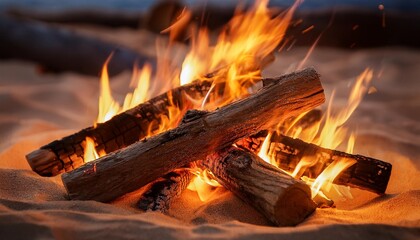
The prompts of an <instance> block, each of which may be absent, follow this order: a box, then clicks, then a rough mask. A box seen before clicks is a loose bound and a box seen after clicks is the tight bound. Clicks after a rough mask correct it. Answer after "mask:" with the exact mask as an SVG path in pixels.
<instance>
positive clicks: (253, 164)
mask: <svg viewBox="0 0 420 240" xmlns="http://www.w3.org/2000/svg"><path fill="white" fill-rule="evenodd" d="M203 164H204V166H206V167H207V168H208V169H209V170H210V171H211V172H212V173H213V174H214V176H215V177H216V179H217V181H218V182H219V183H220V184H222V185H223V186H224V187H225V188H227V189H228V190H230V191H231V192H233V193H234V194H235V195H236V196H238V197H239V198H240V199H242V200H243V201H244V202H247V203H248V204H250V205H251V206H253V207H255V208H256V209H257V210H259V212H260V213H262V214H263V215H264V216H265V217H267V218H268V219H269V220H270V221H271V222H272V223H274V224H276V225H279V226H293V225H296V224H298V223H300V222H302V221H303V220H304V219H305V218H306V217H307V216H308V215H309V214H311V213H312V212H313V211H314V210H315V208H316V204H315V202H314V201H312V199H311V189H310V188H309V186H308V185H306V184H305V183H304V182H302V181H299V180H296V179H294V178H293V177H292V176H290V175H288V174H287V173H285V172H283V171H282V170H280V169H278V168H276V167H274V166H273V165H271V164H269V163H266V162H264V160H262V159H261V158H260V157H258V156H257V155H256V154H253V153H250V152H248V151H244V150H241V149H239V148H236V147H229V148H227V149H224V150H222V151H218V152H215V153H213V154H211V155H209V156H207V158H206V160H205V161H203Z"/></svg>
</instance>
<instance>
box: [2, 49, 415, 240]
mask: <svg viewBox="0 0 420 240" xmlns="http://www.w3.org/2000/svg"><path fill="white" fill-rule="evenodd" d="M306 51H307V49H304V48H301V49H299V48H296V49H292V50H290V51H289V52H282V53H280V54H279V56H278V58H277V60H276V62H275V63H274V64H273V65H271V66H270V67H269V68H268V69H267V70H266V71H265V73H264V74H265V75H266V76H273V75H278V74H281V73H284V72H287V71H291V70H293V69H294V68H295V67H296V66H297V65H298V64H299V62H300V61H301V59H303V57H304V55H305V54H306ZM419 53H420V52H419V51H418V50H414V49H404V48H379V49H373V50H353V51H345V50H336V49H328V48H318V49H316V50H315V51H314V53H313V54H312V55H311V57H310V58H309V59H308V61H307V62H306V63H305V66H314V67H315V68H316V69H317V70H318V71H319V72H320V73H321V75H322V83H323V85H324V87H325V89H326V92H327V95H328V96H329V95H330V94H331V91H332V90H333V89H334V88H335V89H337V94H336V96H337V99H336V101H335V102H336V105H337V106H340V104H341V103H343V102H344V101H345V99H346V97H347V93H348V92H349V83H351V82H352V81H354V79H355V78H356V76H357V75H358V74H359V73H361V72H362V71H363V70H364V69H365V68H366V67H371V68H372V69H373V70H374V72H375V77H374V80H373V83H372V85H373V86H374V87H375V88H376V89H377V92H376V93H374V94H370V95H368V96H366V98H365V99H364V100H363V102H362V104H361V106H360V107H359V108H358V110H357V111H356V112H355V114H354V116H353V117H352V118H351V119H350V120H349V126H351V127H352V128H353V129H357V141H356V146H355V152H356V153H360V154H365V155H368V156H371V157H375V158H379V159H382V160H384V161H388V162H391V163H392V164H393V172H392V176H391V180H390V183H389V187H388V189H387V194H386V195H385V196H377V195H376V194H372V193H369V192H366V191H361V190H357V189H352V194H353V199H347V200H342V199H341V200H340V199H338V200H336V203H337V207H336V208H329V209H317V210H316V212H315V213H314V214H312V215H311V216H310V217H308V218H307V219H306V220H305V221H304V222H303V223H301V224H299V225H298V226H296V227H284V228H279V227H273V226H270V225H269V223H268V222H267V220H266V219H264V218H263V217H262V216H261V215H260V214H259V213H258V212H257V211H255V210H254V209H253V208H252V207H250V206H248V205H246V204H245V203H243V202H242V201H241V200H239V199H238V198H236V197H235V196H234V195H232V194H231V193H230V192H228V191H226V190H224V189H222V188H220V189H217V190H216V192H215V194H214V195H213V197H212V198H211V199H210V200H209V201H207V202H205V203H203V202H201V201H200V200H199V199H198V197H197V195H196V193H195V192H192V191H190V190H187V191H185V193H184V194H183V195H182V196H181V198H180V199H179V200H177V201H176V202H174V203H173V205H172V206H171V209H170V211H169V213H168V214H167V215H163V214H160V213H149V212H148V213H143V212H141V211H140V210H138V209H136V207H135V204H136V201H137V200H138V197H139V194H140V193H141V190H139V191H136V192H133V193H130V194H128V195H127V196H124V197H122V198H120V199H118V200H116V201H114V202H112V203H108V204H105V203H99V202H95V201H69V200H67V199H66V192H65V189H64V187H63V184H62V182H61V179H60V176H57V177H53V178H44V177H40V176H38V175H37V174H36V173H34V172H32V171H31V169H30V167H29V165H28V164H27V162H26V160H25V157H24V156H25V154H27V153H29V152H30V151H32V150H34V149H37V148H38V147H40V146H42V145H44V144H46V143H48V142H50V141H52V140H55V139H57V138H61V137H63V136H65V135H67V134H70V133H72V132H74V131H77V130H79V129H81V128H83V127H86V126H90V125H91V124H92V122H93V120H94V119H95V115H96V111H97V105H96V104H97V97H98V79H97V78H94V77H86V76H81V75H77V74H72V73H63V74H58V75H53V74H44V75H40V74H39V73H38V71H37V66H36V65H34V64H31V63H23V62H19V61H9V62H0V136H1V141H0V239H52V238H55V239H186V238H200V239H257V238H261V239H341V240H344V239H419V238H420V181H419V176H420V175H419V172H420V112H419V111H418V110H419V109H420V94H419V93H420V81H419V77H418V73H419V69H420V54H419ZM129 81H130V73H128V72H127V73H122V74H120V75H118V76H116V77H114V78H112V84H111V85H112V87H113V89H114V92H115V95H116V96H117V98H121V97H122V95H123V94H124V91H125V90H126V88H125V86H128V83H129Z"/></svg>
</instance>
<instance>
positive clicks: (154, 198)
mask: <svg viewBox="0 0 420 240" xmlns="http://www.w3.org/2000/svg"><path fill="white" fill-rule="evenodd" d="M192 177H193V174H192V173H191V171H190V170H189V169H186V168H181V169H176V170H174V171H172V172H170V173H168V174H166V175H164V176H162V177H160V178H159V179H157V180H156V181H154V182H152V183H151V184H150V185H149V186H148V187H147V189H146V191H145V192H144V193H143V194H142V195H141V197H140V199H139V201H138V203H137V206H138V207H139V208H140V209H142V210H144V211H154V212H162V213H166V212H167V211H168V210H169V207H170V205H171V203H172V202H173V201H174V200H175V199H176V198H178V197H179V196H180V195H181V193H182V192H183V191H184V190H185V189H186V188H187V187H188V185H189V184H190V182H191V179H192Z"/></svg>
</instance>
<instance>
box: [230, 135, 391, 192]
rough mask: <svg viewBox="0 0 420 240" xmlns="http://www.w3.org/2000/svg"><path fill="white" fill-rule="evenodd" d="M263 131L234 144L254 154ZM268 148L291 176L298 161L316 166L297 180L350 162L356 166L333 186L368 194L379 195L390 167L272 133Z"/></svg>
mask: <svg viewBox="0 0 420 240" xmlns="http://www.w3.org/2000/svg"><path fill="white" fill-rule="evenodd" d="M266 135H267V131H262V132H260V133H258V134H256V135H254V136H252V137H250V138H247V139H243V140H241V141H240V142H238V143H237V144H238V145H239V146H241V147H243V148H246V149H248V150H250V151H252V152H258V150H259V148H260V146H261V145H262V142H263V141H264V138H265V136H266ZM271 142H272V144H271V148H274V158H275V159H276V163H277V164H278V166H279V167H280V168H281V169H284V170H285V171H290V172H293V170H294V169H295V168H296V166H297V164H298V163H299V161H300V160H301V159H302V158H311V159H313V160H314V161H317V163H316V164H315V165H314V166H312V167H309V168H307V169H306V170H305V171H304V172H302V173H300V174H299V175H298V177H300V176H306V177H310V178H316V177H318V176H319V174H321V172H322V171H323V170H324V169H325V168H326V167H327V166H328V165H330V164H331V163H332V162H334V161H337V160H340V159H352V160H355V161H356V163H355V164H353V165H352V166H350V167H349V168H347V169H345V170H344V171H343V172H342V173H341V174H340V175H338V176H337V178H336V179H335V181H334V183H336V184H340V185H346V186H350V187H355V188H360V189H363V190H367V191H370V192H374V193H378V194H383V193H385V191H386V188H387V186H388V181H389V178H390V176H391V170H392V165H391V164H390V163H387V162H384V161H381V160H378V159H374V158H370V157H366V156H362V155H357V154H349V153H345V152H341V151H337V150H331V149H326V148H322V147H319V146H317V145H315V144H311V143H306V142H304V141H302V140H300V139H294V138H291V137H288V136H284V135H281V134H276V133H274V134H273V135H272V138H271Z"/></svg>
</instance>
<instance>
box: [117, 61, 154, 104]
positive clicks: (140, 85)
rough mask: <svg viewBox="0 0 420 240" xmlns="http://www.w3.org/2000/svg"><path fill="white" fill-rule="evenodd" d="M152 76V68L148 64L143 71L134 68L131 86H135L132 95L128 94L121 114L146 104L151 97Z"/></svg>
mask: <svg viewBox="0 0 420 240" xmlns="http://www.w3.org/2000/svg"><path fill="white" fill-rule="evenodd" d="M151 76H152V66H151V65H150V64H148V63H146V64H145V65H144V66H143V68H142V69H138V68H137V67H134V70H133V76H132V79H131V85H132V86H135V89H134V91H133V92H132V93H127V95H126V96H125V99H124V104H123V108H122V109H121V110H120V111H119V112H124V111H126V110H128V109H130V108H133V107H135V106H137V105H139V104H140V103H143V102H145V101H146V100H147V99H148V97H149V95H148V92H149V91H148V90H149V85H150V80H151Z"/></svg>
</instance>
